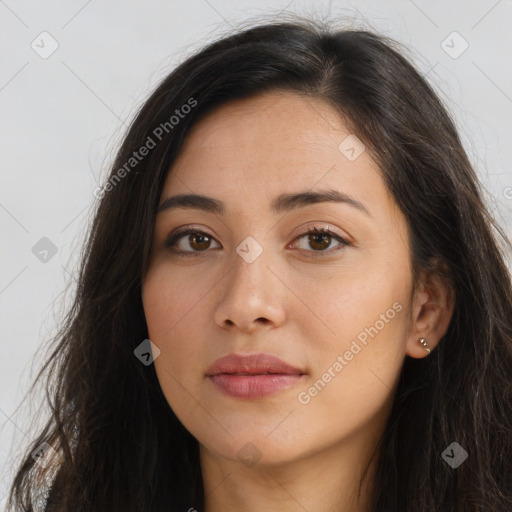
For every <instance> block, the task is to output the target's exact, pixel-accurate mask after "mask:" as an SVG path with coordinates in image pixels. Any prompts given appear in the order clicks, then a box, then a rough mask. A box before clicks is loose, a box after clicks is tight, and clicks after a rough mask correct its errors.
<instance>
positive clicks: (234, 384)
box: [209, 373, 301, 398]
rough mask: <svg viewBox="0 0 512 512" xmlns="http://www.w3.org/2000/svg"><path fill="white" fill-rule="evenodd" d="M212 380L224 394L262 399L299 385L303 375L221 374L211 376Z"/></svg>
mask: <svg viewBox="0 0 512 512" xmlns="http://www.w3.org/2000/svg"><path fill="white" fill-rule="evenodd" d="M209 378H210V380H211V381H212V382H213V383H214V384H215V386H217V388H219V389H220V390H221V391H222V392H223V393H225V394H226V395H230V396H236V397H239V398H261V397H264V396H268V395H272V394H274V393H277V392H278V391H282V390H285V389H288V388H291V387H292V386H294V385H295V384H297V383H298V382H299V380H300V378H301V375H298V374H293V375H285V374H280V373H274V374H267V375H230V374H227V373H220V374H218V375H211V376H210V377H209Z"/></svg>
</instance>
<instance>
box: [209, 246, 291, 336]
mask: <svg viewBox="0 0 512 512" xmlns="http://www.w3.org/2000/svg"><path fill="white" fill-rule="evenodd" d="M269 263H271V262H270V261H269V259H268V258H267V257H266V251H263V253H262V254H261V255H260V256H259V257H258V258H257V259H256V260H255V261H253V262H251V263H248V262H247V261H245V260H244V259H243V258H242V257H240V256H239V255H238V254H235V256H234V263H233V267H232V269H231V271H230V272H229V273H228V275H227V276H226V277H225V279H223V280H222V281H221V283H223V284H221V283H219V285H220V286H221V287H222V291H221V295H220V299H219V301H218V303H217V305H216V307H215V312H214V319H215V323H216V324H217V325H219V326H220V327H222V328H223V329H238V330H240V331H243V332H246V333H250V332H253V331H254V330H255V329H258V328H264V327H265V328H267V329H271V328H274V327H278V326H280V325H282V324H283V322H284V321H285V316H286V311H285V304H284V290H283V288H284V286H283V283H282V282H281V280H280V279H279V278H278V276H277V275H276V274H278V273H277V272H275V271H274V270H273V269H272V268H271V267H270V266H269Z"/></svg>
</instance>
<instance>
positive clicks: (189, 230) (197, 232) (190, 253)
mask: <svg viewBox="0 0 512 512" xmlns="http://www.w3.org/2000/svg"><path fill="white" fill-rule="evenodd" d="M320 233H323V234H326V235H329V236H330V237H331V238H334V239H335V240H336V241H338V242H340V244H341V246H340V247H338V248H337V249H334V250H333V249H330V250H329V251H324V250H318V251H306V252H313V253H315V256H314V257H317V256H318V257H323V256H330V255H332V254H334V253H336V252H338V251H340V250H342V249H343V247H344V246H350V245H352V244H351V243H349V242H347V241H346V240H345V239H344V238H342V237H341V236H340V235H338V234H337V233H335V232H334V231H332V230H330V229H329V228H326V227H320V228H317V227H316V226H315V227H313V229H310V230H309V231H305V232H304V233H302V234H300V235H298V236H297V237H296V238H295V240H300V239H301V238H304V237H305V236H307V235H310V234H312V235H315V234H320ZM185 235H206V236H207V237H208V238H210V239H213V240H215V239H214V238H213V237H212V236H210V235H209V234H208V233H205V232H204V231H201V230H199V229H193V228H187V229H183V230H181V231H178V232H177V233H173V234H172V235H170V236H169V238H168V239H167V240H166V241H165V246H166V247H167V248H168V249H171V248H172V247H174V246H175V245H176V243H177V242H178V241H179V240H180V238H182V237H184V236H185ZM217 243H218V242H217ZM329 245H330V244H329ZM174 252H175V253H176V254H179V255H183V256H185V257H189V256H192V257H194V256H197V255H199V254H201V253H204V252H208V249H205V250H204V251H174Z"/></svg>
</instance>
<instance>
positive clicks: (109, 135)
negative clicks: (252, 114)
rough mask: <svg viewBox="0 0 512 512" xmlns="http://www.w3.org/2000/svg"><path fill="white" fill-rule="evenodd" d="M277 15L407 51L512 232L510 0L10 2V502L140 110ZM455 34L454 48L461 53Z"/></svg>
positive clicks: (3, 287) (5, 239)
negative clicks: (107, 187) (211, 44)
mask: <svg viewBox="0 0 512 512" xmlns="http://www.w3.org/2000/svg"><path fill="white" fill-rule="evenodd" d="M281 10H284V11H288V12H297V13H301V14H305V15H307V14H310V13H311V14H313V15H314V16H315V17H316V18H324V17H329V14H331V15H332V16H337V17H340V16H341V17H344V18H345V19H346V17H350V18H352V19H353V20H354V21H353V23H355V24H356V25H358V26H361V25H364V26H366V27H368V28H374V29H376V30H379V31H381V32H383V33H384V34H386V35H388V36H391V37H393V38H395V39H398V40H399V41H401V42H403V43H405V44H407V45H408V46H409V47H410V48H411V57H412V58H413V60H414V62H415V63H416V65H417V67H418V68H419V70H420V71H421V72H422V73H423V74H424V75H425V76H426V77H427V79H428V80H429V81H430V82H431V83H432V84H433V85H434V87H435V90H436V91H438V93H439V94H440V95H441V97H442V99H443V100H444V101H445V103H447V104H448V107H449V109H450V110H451V112H453V114H454V116H455V118H456V122H457V125H458V128H459V130H460V134H461V137H462V140H463V142H464V145H465V147H466V150H467V152H468V155H469V157H470V159H471V161H472V162H473V164H474V166H475V168H476V169H477V172H478V173H479V175H480V177H481V181H482V182H483V184H484V186H485V187H486V189H487V190H488V191H489V195H488V197H487V200H488V204H489V208H490V209H491V211H492V212H493V213H494V215H495V216H496V218H497V219H498V221H499V222H500V224H501V225H502V227H503V228H504V229H505V231H506V233H507V235H508V236H509V237H510V235H511V234H512V215H511V208H512V172H511V164H510V162H511V161H512V151H511V146H512V129H511V122H510V119H511V115H512V69H511V64H510V62H511V60H510V59H511V57H510V56H511V54H512V35H511V28H510V27H511V21H512V0H489V1H484V0H482V1H472V2H471V1H446V0H443V1H425V0H414V1H413V0H396V1H389V0H387V1H372V2H367V1H365V2H363V1H361V2H355V1H353V2H340V1H333V2H329V1H322V2H321V1H302V2H301V1H299V0H296V1H291V2H290V1H289V0H287V1H278V2H270V1H260V2H254V1H253V2H250V1H245V0H244V1H238V2H237V1H235V0H186V1H185V0H181V1H167V2H164V1H146V2H135V1H126V0H124V1H103V2H100V1H99V0H92V1H91V0H90V1H86V0H83V1H66V2H64V1H62V2H44V3H43V2H36V1H24V2H20V1H18V2H16V1H15V0H5V1H2V0H0V24H1V30H0V38H1V46H0V48H1V54H0V55H1V63H0V108H1V116H0V130H1V132H0V133H1V136H0V144H1V146H0V162H1V164H0V172H1V175H0V178H1V182H0V183H1V187H0V227H1V243H2V245H1V251H0V265H1V266H0V322H1V324H0V325H1V331H0V333H1V339H0V343H1V345H0V348H1V357H0V472H1V473H0V474H1V477H0V508H3V505H4V502H5V494H6V492H7V488H8V485H9V484H10V482H11V477H12V469H13V467H14V464H15V462H17V461H18V459H19V457H20V453H21V451H20V450H21V449H22V448H23V447H24V446H25V445H27V443H28V442H29V440H30V439H31V432H29V422H30V421H31V420H32V419H33V418H34V414H35V413H36V412H37V411H38V410H39V407H40V403H38V402H37V400H36V402H35V403H34V405H33V410H28V409H27V407H29V405H25V404H26V402H25V403H24V404H23V406H22V407H18V406H19V405H20V402H21V399H22V398H23V397H24V395H25V393H26V391H27V389H28V385H29V384H30V383H31V382H32V378H33V377H34V376H35V374H36V371H37V370H38V369H39V366H38V363H40V362H41V359H42V357H43V356H44V354H38V355H37V358H36V359H34V355H35V354H36V350H37V349H38V348H39V347H40V346H41V344H42V342H43V341H45V340H47V339H48V338H49V337H50V336H51V335H52V333H54V331H55V325H56V323H55V322H56V318H58V316H59V314H60V313H61V312H62V311H63V310H64V309H65V301H64V296H63V295H61V292H62V291H63V290H64V289H65V288H66V286H68V294H67V303H69V300H70V297H71V294H72V292H73V290H74V282H75V281H74V278H73V275H74V272H75V270H76V266H75V265H76V262H77V256H78V254H79V249H80V244H81V242H82V240H83V238H84V236H85V229H86V227H87V223H88V222H89V219H90V216H89V211H90V208H91V207H92V206H93V204H94V201H95V199H94V197H93V194H92V192H93V190H94V189H95V188H96V187H97V186H98V185H99V184H100V183H102V182H103V181H104V180H105V177H106V174H107V170H108V169H107V168H108V164H109V163H110V162H111V159H112V156H113V154H114V151H115V149H116V144H117V143H118V142H119V141H120V139H121V136H122V134H123V131H124V129H125V127H126V125H127V123H128V122H129V120H130V119H131V116H132V115H133V114H134V110H135V107H136V106H138V105H139V104H140V103H141V102H142V101H143V100H144V98H145V97H147V95H148V94H149V92H150V90H151V89H152V87H153V86H155V85H156V84H157V83H158V82H159V81H160V80H161V79H162V78H163V77H164V75H165V74H167V73H168V71H170V70H171V69H172V68H173V67H174V66H175V65H176V64H177V63H178V62H180V61H181V60H183V58H184V57H185V56H187V55H189V54H190V53H191V52H192V51H194V50H195V49H197V48H199V46H202V45H203V44H204V43H205V42H207V41H211V40H212V39H214V38H216V37H218V36H219V35H221V34H222V33H224V32H225V31H227V30H230V29H231V28H232V27H236V26H238V25H239V23H240V22H242V21H243V20H247V19H248V18H252V17H254V16H257V15H259V14H261V15H265V16H266V19H269V17H270V16H274V15H275V14H277V13H278V12H279V11H281ZM44 31H46V32H48V33H49V34H50V35H51V37H52V38H53V39H55V41H56V42H57V44H58V48H57V50H56V51H55V52H54V53H53V54H52V55H50V56H49V57H48V58H46V59H43V58H42V57H41V56H40V55H39V54H38V53H36V51H34V49H33V48H32V47H31V45H32V42H33V41H35V42H34V45H39V47H40V51H43V48H41V47H42V46H43V44H44V48H45V49H46V50H48V49H49V48H50V40H49V39H45V40H44V42H41V38H42V37H46V38H47V37H48V36H40V34H41V33H42V32H44ZM454 31H456V32H458V33H459V34H460V36H462V38H464V40H465V41H467V43H468V45H469V47H468V48H467V50H466V51H465V52H464V53H462V54H461V55H460V56H459V57H458V58H452V56H450V55H449V54H448V53H447V52H446V51H445V49H444V48H443V41H445V40H446V38H447V37H448V36H450V34H452V32H454ZM453 37H454V36H450V38H449V39H448V40H447V42H446V43H444V46H446V45H447V44H448V45H450V46H453V47H454V48H453V49H452V50H451V51H452V52H456V51H458V50H460V49H461V48H462V47H461V46H460V45H461V44H462V40H461V39H457V37H458V36H455V39H454V38H453ZM451 40H453V43H451V42H450V41H451ZM508 187H511V188H508ZM42 237H47V238H49V239H50V240H51V241H52V243H53V244H55V246H56V247H57V253H56V254H55V255H54V256H53V257H51V258H50V259H49V260H48V261H47V262H46V263H44V262H42V261H40V259H39V258H38V257H36V255H35V254H34V253H33V252H32V247H33V246H34V245H35V244H36V243H37V242H38V241H39V240H40V239H41V238H42ZM44 415H45V414H44Z"/></svg>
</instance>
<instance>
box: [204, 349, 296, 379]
mask: <svg viewBox="0 0 512 512" xmlns="http://www.w3.org/2000/svg"><path fill="white" fill-rule="evenodd" d="M220 373H226V374H229V375H266V374H280V375H303V374H304V372H303V371H302V370H300V369H299V368H296V367H294V366H291V365H289V364H287V363H285V362H284V361H282V360H281V359H279V358H278V357H275V356H271V355H270V354H250V355H243V354H230V355H228V356H225V357H222V358H220V359H217V361H215V363H214V364H213V365H212V366H210V368H208V370H207V371H206V375H207V376H212V375H218V374H220Z"/></svg>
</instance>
